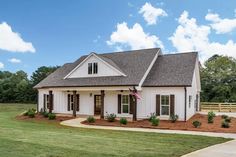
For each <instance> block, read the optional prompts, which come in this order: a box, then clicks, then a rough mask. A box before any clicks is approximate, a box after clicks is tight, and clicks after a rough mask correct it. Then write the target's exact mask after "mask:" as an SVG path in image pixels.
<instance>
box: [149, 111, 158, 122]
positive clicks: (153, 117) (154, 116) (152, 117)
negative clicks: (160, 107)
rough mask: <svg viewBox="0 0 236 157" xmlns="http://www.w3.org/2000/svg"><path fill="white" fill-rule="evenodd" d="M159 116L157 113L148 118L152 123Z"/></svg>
mask: <svg viewBox="0 0 236 157" xmlns="http://www.w3.org/2000/svg"><path fill="white" fill-rule="evenodd" d="M156 118H157V116H156V114H155V113H150V117H149V118H148V120H149V122H152V120H153V119H156Z"/></svg>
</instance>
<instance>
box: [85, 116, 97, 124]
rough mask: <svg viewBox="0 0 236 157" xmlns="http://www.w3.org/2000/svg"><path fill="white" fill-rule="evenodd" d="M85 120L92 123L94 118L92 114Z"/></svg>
mask: <svg viewBox="0 0 236 157" xmlns="http://www.w3.org/2000/svg"><path fill="white" fill-rule="evenodd" d="M87 122H89V123H94V122H95V118H94V117H93V116H89V117H88V118H87Z"/></svg>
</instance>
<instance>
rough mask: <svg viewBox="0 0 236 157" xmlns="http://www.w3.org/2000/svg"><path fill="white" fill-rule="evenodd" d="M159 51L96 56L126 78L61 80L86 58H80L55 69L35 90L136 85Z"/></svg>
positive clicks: (157, 49) (150, 50)
mask: <svg viewBox="0 0 236 157" xmlns="http://www.w3.org/2000/svg"><path fill="white" fill-rule="evenodd" d="M159 50H160V49H159V48H154V49H144V50H134V51H126V52H116V53H106V54H98V56H99V57H102V59H105V61H106V62H108V63H110V64H111V65H112V66H114V67H116V68H119V69H121V70H122V72H123V73H124V74H126V75H127V76H109V77H93V78H67V79H63V78H64V77H65V76H66V75H67V74H68V73H69V72H70V71H71V70H73V69H74V68H75V67H76V66H77V65H78V64H80V63H81V62H82V61H83V60H84V59H85V58H86V57H87V56H82V57H80V58H79V59H78V60H77V61H75V62H74V63H67V64H65V65H63V66H62V67H61V68H59V69H57V70H56V71H55V72H54V73H52V74H51V75H49V76H48V77H47V78H45V79H44V80H43V81H41V82H40V83H39V84H37V85H36V86H35V88H46V87H88V86H90V87H92V86H131V85H138V84H139V82H140V81H141V79H142V77H143V76H144V73H145V72H146V70H147V69H148V67H149V65H150V63H151V61H152V60H153V59H154V56H155V55H156V54H157V52H158V51H159Z"/></svg>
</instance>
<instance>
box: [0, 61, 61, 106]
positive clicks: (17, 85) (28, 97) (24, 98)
mask: <svg viewBox="0 0 236 157" xmlns="http://www.w3.org/2000/svg"><path fill="white" fill-rule="evenodd" d="M57 68H58V66H55V67H46V66H42V67H40V68H38V69H37V70H36V71H35V72H33V74H32V76H31V77H30V78H28V76H27V73H26V72H24V71H22V70H20V71H17V72H15V73H12V72H9V71H0V103H13V102H14V103H36V102H37V90H36V89H33V87H34V86H35V85H36V84H38V83H39V82H40V81H41V80H43V79H44V78H46V77H47V76H48V75H49V74H51V73H52V72H54V71H55V70H56V69H57Z"/></svg>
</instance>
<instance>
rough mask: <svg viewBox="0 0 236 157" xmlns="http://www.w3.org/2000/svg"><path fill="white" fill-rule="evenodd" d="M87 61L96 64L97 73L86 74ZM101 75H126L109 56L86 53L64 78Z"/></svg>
mask: <svg viewBox="0 0 236 157" xmlns="http://www.w3.org/2000/svg"><path fill="white" fill-rule="evenodd" d="M88 63H97V64H98V73H97V74H88ZM102 76H126V75H125V74H124V73H123V72H122V71H121V69H120V68H119V67H118V66H117V65H116V64H115V63H114V62H113V61H112V60H110V59H109V58H106V57H103V56H99V55H97V54H95V53H91V54H90V55H88V56H87V57H86V58H85V59H84V60H83V61H82V62H81V63H79V64H78V65H77V66H76V67H75V68H74V69H73V70H72V71H70V72H69V74H68V75H66V76H65V77H64V79H66V78H84V77H102Z"/></svg>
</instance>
